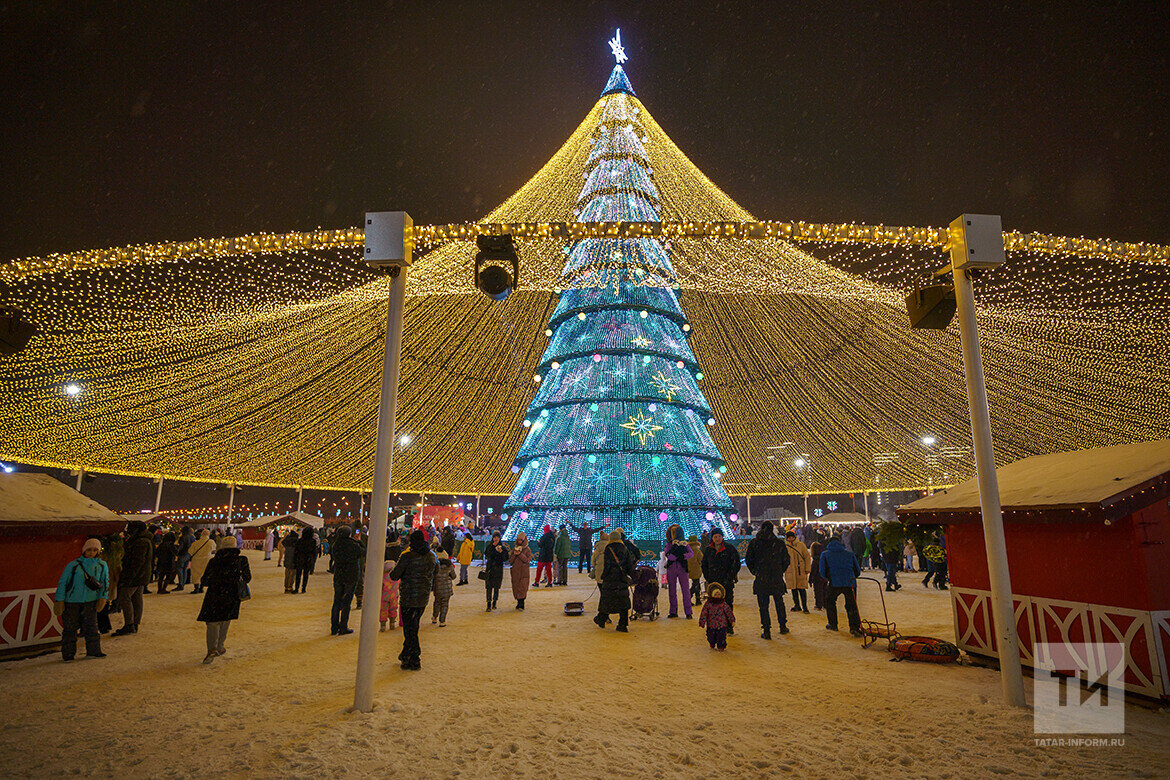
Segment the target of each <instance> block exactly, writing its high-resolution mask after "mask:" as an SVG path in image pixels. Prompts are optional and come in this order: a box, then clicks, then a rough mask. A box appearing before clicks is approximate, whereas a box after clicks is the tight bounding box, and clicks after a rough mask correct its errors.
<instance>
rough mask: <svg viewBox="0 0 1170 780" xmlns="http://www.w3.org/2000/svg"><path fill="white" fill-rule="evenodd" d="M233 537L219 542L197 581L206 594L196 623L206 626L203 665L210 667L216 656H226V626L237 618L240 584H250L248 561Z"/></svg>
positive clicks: (238, 614) (250, 576)
mask: <svg viewBox="0 0 1170 780" xmlns="http://www.w3.org/2000/svg"><path fill="white" fill-rule="evenodd" d="M236 544H237V542H236V537H234V536H230V535H229V536H225V537H223V538H222V539H220V540H219V549H218V550H216V551H215V556H214V557H213V558H212V559H211V561H210V562H208V564H207V569H206V570H204V572H203V577H202V578H201V579H200V582H201V583H202V585H203V587H204V588H206V590H207V592H206V593H204V594H203V606H202V607H201V608H200V609H199V617H197V618H195V619H196V620H198V621H200V622H202V623H206V624H207V655H206V656H205V657H204V658H203V663H205V664H209V663H211V662H212V661H214V660H215V658H216V656H220V655H223V654H224V653H226V652H227V648H225V647H224V641H225V640H226V639H227V632H228V626H230V625H231V622H232V621H233V620H236V619H237V618H239V616H240V587H241V583H243V584H247V583H249V582H251V581H252V570H251V569H250V568H249V567H248V559H247V558H245V557H244V555H243V554H242V553H241V552H240V550H239V548H238V547H237V546H236Z"/></svg>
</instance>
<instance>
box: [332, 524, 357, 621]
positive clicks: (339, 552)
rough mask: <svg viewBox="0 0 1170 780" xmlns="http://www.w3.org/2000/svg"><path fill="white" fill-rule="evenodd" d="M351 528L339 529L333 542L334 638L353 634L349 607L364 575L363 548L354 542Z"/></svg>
mask: <svg viewBox="0 0 1170 780" xmlns="http://www.w3.org/2000/svg"><path fill="white" fill-rule="evenodd" d="M351 534H352V532H351V531H350V528H349V526H347V525H343V526H341V527H340V528H338V529H337V534H336V536H335V537H334V541H333V609H332V611H331V612H330V625H331V626H332V631H331V632H330V633H332V634H333V635H334V636H337V635H338V634H352V633H353V629H352V628H350V627H349V607H350V603H351V602H352V601H353V594H354V591H355V590H357V584H358V580H359V579H360V578H361V575H362V562H361V556H362V546H361V545H360V544H358V543H357V542H355V541H354V540H353V536H352V535H351Z"/></svg>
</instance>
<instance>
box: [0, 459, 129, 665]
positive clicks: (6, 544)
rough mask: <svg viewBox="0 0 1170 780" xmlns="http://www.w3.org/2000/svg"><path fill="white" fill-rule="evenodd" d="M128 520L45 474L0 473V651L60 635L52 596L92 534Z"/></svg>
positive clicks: (36, 645) (19, 650)
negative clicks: (69, 564)
mask: <svg viewBox="0 0 1170 780" xmlns="http://www.w3.org/2000/svg"><path fill="white" fill-rule="evenodd" d="M125 526H126V521H125V520H124V519H123V518H121V517H119V516H118V515H116V514H114V513H113V512H111V511H110V510H108V509H106V508H105V507H104V506H102V505H100V504H98V503H97V502H95V501H93V500H91V499H89V498H86V497H85V496H83V495H82V494H81V493H78V492H77V491H76V490H74V489H73V488H71V487H69V486H68V485H65V484H63V483H62V482H60V481H58V480H56V479H54V478H53V477H51V476H49V475H48V474H25V473H17V474H0V655H9V654H23V653H26V652H29V651H30V650H36V649H41V648H42V647H44V648H45V649H48V648H51V647H52V646H53V645H55V644H57V643H58V642H60V640H61V622H60V621H59V620H58V619H57V617H56V616H55V615H54V614H53V596H54V594H55V593H56V591H57V581H58V580H59V579H60V577H61V572H62V570H64V568H65V565H66V564H67V563H69V561H71V560H73V559H74V558H76V557H77V556H79V555H81V546H82V545H83V544H84V543H85V540H86V539H87V538H89V537H91V536H105V535H107V534H111V533H114V532H117V531H120V530H122V529H123V528H124V527H125Z"/></svg>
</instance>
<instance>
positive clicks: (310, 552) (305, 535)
mask: <svg viewBox="0 0 1170 780" xmlns="http://www.w3.org/2000/svg"><path fill="white" fill-rule="evenodd" d="M316 559H317V534H315V533H314V532H313V529H312V528H304V529H302V530H301V535H300V537H298V538H297V541H296V544H295V545H294V546H293V565H294V566H295V567H296V575H295V576H294V578H293V589H292V592H293V593H296V592H297V591H298V590H300V592H301V593H304V592H305V586H306V585H308V584H309V572H310V571H312V570H313V561H315V560H316Z"/></svg>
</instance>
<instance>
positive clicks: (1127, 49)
mask: <svg viewBox="0 0 1170 780" xmlns="http://www.w3.org/2000/svg"><path fill="white" fill-rule="evenodd" d="M78 5H79V4H75V3H69V2H63V3H37V2H14V3H5V4H4V6H3V10H2V11H0V35H2V39H3V41H4V45H3V47H0V63H2V64H0V69H2V75H0V79H2V81H3V85H4V95H5V103H6V110H5V111H3V112H0V114H2V118H0V127H2V131H0V132H2V140H3V150H2V151H0V160H2V161H3V168H2V170H0V174H2V175H3V179H4V182H5V186H4V187H3V196H2V197H3V208H2V209H0V215H2V216H0V220H2V227H0V258H3V259H11V258H13V257H18V256H23V255H31V254H42V253H46V252H50V251H63V250H74V249H82V248H92V247H103V246H112V245H121V244H128V243H133V242H141V241H161V240H171V239H187V238H193V237H206V236H213V235H238V234H243V233H249V232H258V231H273V232H279V231H289V230H302V229H311V228H314V227H318V226H322V227H348V226H352V225H356V224H358V223H359V220H360V216H361V214H362V213H363V212H364V211H365V210H367V209H386V208H405V209H407V210H408V211H410V212H411V213H412V215H413V216H414V218H415V221H416V222H420V223H427V222H449V221H461V220H469V219H474V218H476V217H478V216H480V215H481V214H483V213H485V212H486V211H487V210H488V209H489V208H491V207H493V206H495V205H496V204H497V203H498V202H500V201H501V200H503V199H504V198H505V197H506V196H508V195H509V194H510V193H512V192H513V191H514V190H515V189H516V188H517V187H518V186H519V185H520V184H522V183H523V182H524V181H525V180H527V178H528V177H529V176H531V175H532V173H533V172H535V171H536V170H537V168H538V167H539V166H540V165H541V164H542V163H543V162H545V161H546V160H547V159H548V158H549V157H550V156H551V155H552V154H553V153H554V152H555V151H556V150H557V149H558V148H559V147H560V145H561V143H562V142H563V141H564V139H565V138H566V137H567V136H568V134H569V133H570V131H571V130H572V129H573V128H574V127H575V126H576V125H577V124H578V123H579V122H580V121H581V119H582V118H583V117H584V116H585V114H586V112H587V111H588V110H589V108H590V107H591V106H592V105H593V103H594V102H595V101H596V99H597V97H598V93H599V92H600V90H601V88H602V86H603V85H604V83H605V79H606V77H607V75H608V73H609V70H610V68H611V67H612V65H613V59H612V58H611V56H610V53H609V48H608V47H607V46H606V39H607V38H609V37H610V36H612V35H613V29H614V28H615V27H618V26H620V27H621V28H622V38H623V42H624V43H625V45H626V49H627V51H628V53H629V54H630V62H629V63H627V66H626V67H627V72H628V73H629V75H630V78H631V80H632V82H633V84H634V88H635V89H636V90H637V92H638V95H639V97H640V98H641V99H642V100H643V102H644V103H645V104H646V106H647V107H648V108H649V110H650V111H651V113H652V114H653V115H654V117H655V118H656V119H657V120H658V121H659V122H660V123H661V124H662V125H663V127H664V128H665V129H666V131H667V132H668V133H670V134H671V136H672V137H673V138H674V140H675V141H676V143H678V144H679V146H680V147H681V148H682V149H683V151H684V152H686V153H687V154H688V155H690V156H691V157H692V159H693V160H694V161H695V162H696V163H697V164H698V165H699V167H700V168H702V169H703V170H704V171H705V172H706V173H707V174H708V175H709V176H710V177H711V178H712V179H713V180H714V181H715V182H716V183H717V184H719V185H720V186H721V187H723V188H724V189H725V190H726V191H727V192H728V193H729V194H730V195H731V196H732V197H733V198H735V199H736V200H737V201H739V202H740V203H741V204H743V205H744V206H745V207H746V208H748V209H749V210H750V211H752V212H753V213H754V214H755V215H756V216H758V217H760V218H768V219H781V220H806V221H828V222H843V221H861V222H885V223H887V224H930V225H942V224H945V223H947V222H949V220H950V219H951V218H953V217H954V215H956V214H958V213H960V212H962V211H964V210H966V211H988V212H993V213H1000V214H1002V215H1003V218H1004V225H1005V227H1006V228H1010V229H1020V230H1028V231H1030V230H1038V231H1044V232H1051V233H1058V234H1070V235H1087V236H1093V237H1098V236H1105V237H1110V238H1117V239H1124V240H1130V241H1152V242H1159V243H1170V199H1168V198H1167V197H1166V196H1165V193H1166V192H1167V191H1168V190H1170V180H1168V177H1170V160H1168V159H1167V143H1166V142H1167V133H1168V132H1170V130H1168V129H1167V128H1168V127H1170V121H1168V120H1170V100H1168V99H1167V95H1166V91H1167V86H1166V85H1167V83H1168V81H1170V67H1168V63H1167V48H1168V44H1167V40H1168V39H1170V36H1167V35H1166V31H1167V30H1168V29H1170V19H1168V17H1170V12H1168V11H1167V7H1168V6H1167V4H1165V3H1147V4H1143V7H1142V9H1137V8H1134V7H1129V6H1117V7H1116V8H1115V7H1114V6H1113V5H1112V4H1109V6H1108V9H1106V8H1104V7H1102V8H1099V9H1097V10H1089V9H1087V8H1080V9H1074V10H1068V9H1065V8H1063V6H1064V5H1065V4H1059V6H1058V5H1057V4H1053V7H1054V9H1056V8H1059V10H1053V11H1052V12H1045V11H1042V10H1041V11H1037V10H1026V11H1019V10H1014V9H1008V8H999V7H995V6H993V5H992V4H972V5H971V6H970V8H967V7H962V6H959V5H957V4H926V3H920V4H916V5H917V6H918V8H917V10H915V11H912V12H907V11H893V10H889V9H887V8H884V7H883V8H877V7H875V6H879V5H881V6H884V5H885V4H872V3H858V4H856V6H855V7H854V8H852V9H851V10H841V11H822V10H819V9H818V10H815V11H814V10H799V9H793V8H790V7H789V6H790V5H794V4H788V3H758V4H752V3H741V2H725V3H716V4H710V5H700V4H695V5H691V4H679V3H671V4H661V5H658V4H653V3H637V4H634V3H629V4H626V5H627V6H628V7H625V8H623V7H621V5H619V4H617V3H587V2H545V3H508V2H487V3H485V2H471V3H433V2H432V3H381V4H365V5H363V4H350V3H303V4H297V3H215V4H198V3H141V4H134V3H118V4H112V3H101V4H91V5H87V9H86V10H82V9H80V8H78V7H77V6H78ZM1101 5H1102V6H1104V5H1105V4H1101ZM95 9H100V10H95ZM355 9H356V10H355Z"/></svg>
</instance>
